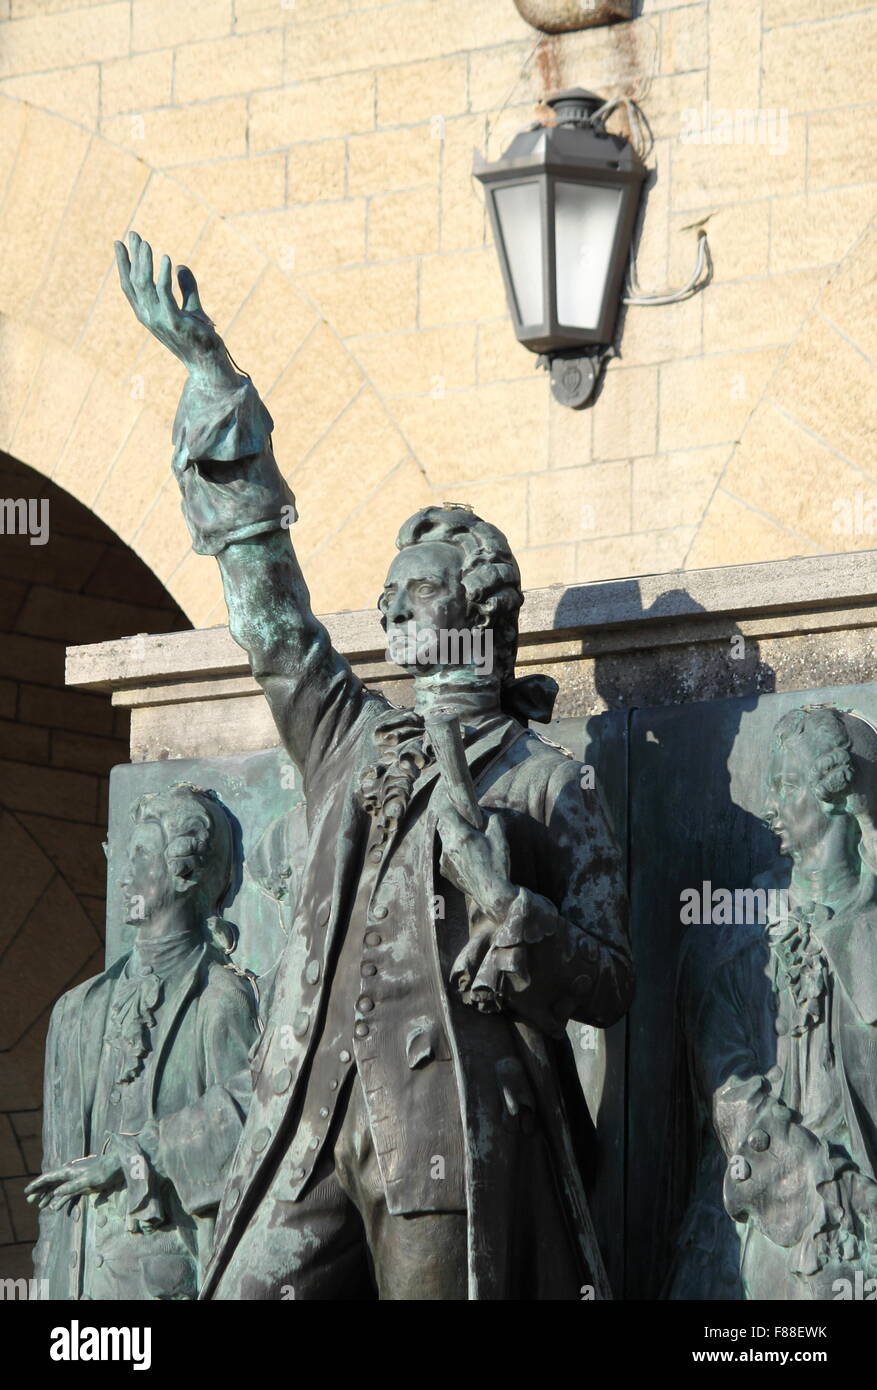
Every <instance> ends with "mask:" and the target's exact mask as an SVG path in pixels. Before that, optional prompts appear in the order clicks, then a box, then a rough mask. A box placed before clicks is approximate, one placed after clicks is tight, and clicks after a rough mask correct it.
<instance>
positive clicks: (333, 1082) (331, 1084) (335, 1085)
mask: <svg viewBox="0 0 877 1390" xmlns="http://www.w3.org/2000/svg"><path fill="white" fill-rule="evenodd" d="M329 1090H330V1091H337V1090H338V1082H337V1081H336V1080H335V1078H334V1076H333V1077H332V1080H331V1081H330V1082H329Z"/></svg>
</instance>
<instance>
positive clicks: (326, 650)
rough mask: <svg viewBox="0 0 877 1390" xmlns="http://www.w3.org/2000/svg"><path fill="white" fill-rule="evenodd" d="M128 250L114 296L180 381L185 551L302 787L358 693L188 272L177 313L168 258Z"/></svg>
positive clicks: (256, 413) (267, 455)
mask: <svg viewBox="0 0 877 1390" xmlns="http://www.w3.org/2000/svg"><path fill="white" fill-rule="evenodd" d="M129 242H130V255H129V252H128V249H127V248H126V247H125V245H124V243H123V242H119V241H117V242H116V244H115V245H116V262H117V265H118V268H119V278H120V281H121V284H122V289H123V291H124V293H125V296H126V297H127V299H128V302H129V303H130V305H131V307H132V309H133V310H134V313H135V314H136V316H137V318H138V319H139V320H140V322H141V323H142V324H143V325H144V326H145V327H146V328H148V329H149V331H150V333H152V334H153V335H154V337H156V338H157V339H158V340H159V342H161V343H163V344H164V346H165V347H166V348H167V349H168V350H169V351H170V352H172V353H173V354H174V356H176V357H178V358H179V359H180V361H181V362H183V364H184V365H185V367H186V369H187V371H188V373H189V379H188V381H187V383H186V386H185V388H184V390H183V394H182V398H181V400H180V404H179V409H178V410H177V416H176V420H175V421H174V430H173V442H174V457H173V469H174V473H175V475H176V478H177V481H178V482H179V485H180V491H181V493H182V505H183V514H184V516H185V518H186V522H187V524H188V526H189V530H190V532H191V535H192V543H193V546H194V549H195V550H196V551H197V552H198V554H200V555H215V556H216V558H217V560H218V562H219V567H220V570H221V572H222V581H223V588H224V591H225V598H226V603H227V606H228V613H229V626H230V630H231V634H232V636H233V637H234V639H235V641H236V642H238V643H239V644H240V646H242V647H243V648H244V650H245V651H246V652H247V655H248V656H249V658H250V665H251V667H252V671H253V675H254V676H255V678H256V679H257V680H258V681H259V683H260V684H261V685H262V688H263V689H264V691H265V694H266V696H267V698H268V701H269V704H270V706H271V710H272V713H273V715H274V719H275V722H276V723H277V728H278V731H279V733H280V736H281V738H282V739H283V742H284V743H285V745H286V747H287V749H288V750H289V752H290V755H291V756H292V758H293V759H294V761H295V762H296V763H297V764H298V765H299V767H301V768H302V770H303V772H304V774H305V780H306V782H307V780H308V773H309V769H310V768H311V767H312V766H314V764H315V761H317V760H319V762H320V764H321V765H322V764H323V763H324V760H325V757H326V755H327V753H328V752H329V750H330V749H331V747H332V746H337V745H338V743H339V742H340V740H341V739H342V738H343V737H344V735H345V734H346V732H347V730H348V729H349V728H350V727H351V726H352V724H353V722H354V721H355V720H356V718H357V716H358V714H359V711H360V708H361V705H362V702H363V700H364V698H365V693H364V690H363V687H362V685H361V682H360V681H359V680H358V679H357V677H355V676H354V675H353V672H352V671H351V669H350V667H349V665H348V664H347V662H346V661H345V660H344V659H343V657H341V656H340V655H339V654H338V653H337V652H336V651H335V650H334V648H333V647H332V644H331V642H330V640H329V636H328V633H327V632H326V629H325V627H324V626H323V625H322V623H320V622H319V621H318V620H317V618H315V617H314V614H313V612H312V611H311V606H310V598H309V595H308V590H307V585H306V584H305V581H304V578H303V576H302V573H301V570H300V568H299V565H298V561H297V559H296V556H295V552H294V550H293V547H292V542H291V538H290V530H289V528H290V526H291V525H292V523H293V522H294V521H295V519H296V511H295V499H294V498H293V495H292V493H291V491H290V489H289V487H288V485H287V483H286V482H285V480H284V479H283V477H282V475H281V473H280V470H279V469H278V467H277V464H276V462H275V459H274V452H273V449H272V444H271V431H272V429H273V421H272V419H271V416H270V415H269V413H268V411H267V410H266V408H265V406H264V405H263V404H262V402H261V400H260V399H259V396H258V394H257V392H256V389H255V387H254V386H253V383H252V382H251V381H250V379H249V377H247V376H245V375H244V374H243V373H241V372H239V371H238V370H237V368H236V367H235V366H234V365H233V363H232V361H231V358H230V356H229V354H228V351H227V349H226V347H225V344H224V343H223V341H222V339H221V338H220V336H219V334H218V333H217V332H216V329H215V327H214V325H213V322H212V320H211V319H209V318H208V317H207V315H206V314H205V312H204V310H203V309H202V307H201V301H200V298H199V295H198V287H197V285H196V283H195V277H194V276H193V275H192V272H191V271H190V270H189V269H188V268H187V267H186V266H179V267H178V268H177V283H178V285H179V290H180V296H181V301H182V302H181V304H178V303H177V301H176V298H175V296H174V291H173V288H172V285H171V263H170V260H169V258H168V257H167V256H163V257H162V259H161V265H160V267H159V271H158V276H157V277H155V278H154V276H153V261H152V249H151V247H150V246H149V243H148V242H145V241H143V240H142V239H141V238H140V237H139V236H138V235H137V234H136V232H132V233H131V234H130V237H129Z"/></svg>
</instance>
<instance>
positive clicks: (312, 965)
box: [305, 960, 320, 985]
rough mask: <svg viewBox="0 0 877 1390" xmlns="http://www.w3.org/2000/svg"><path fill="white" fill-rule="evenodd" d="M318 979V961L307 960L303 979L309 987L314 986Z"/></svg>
mask: <svg viewBox="0 0 877 1390" xmlns="http://www.w3.org/2000/svg"><path fill="white" fill-rule="evenodd" d="M319 978H320V962H319V961H318V960H309V961H308V966H307V970H306V971H305V979H306V980H307V982H308V984H309V985H315V984H316V983H317V981H318V980H319Z"/></svg>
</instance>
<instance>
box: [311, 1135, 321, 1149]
mask: <svg viewBox="0 0 877 1390" xmlns="http://www.w3.org/2000/svg"><path fill="white" fill-rule="evenodd" d="M319 1147H320V1141H319V1139H318V1138H317V1136H316V1135H314V1137H313V1139H312V1140H311V1142H310V1144H309V1145H308V1148H311V1149H318V1148H319Z"/></svg>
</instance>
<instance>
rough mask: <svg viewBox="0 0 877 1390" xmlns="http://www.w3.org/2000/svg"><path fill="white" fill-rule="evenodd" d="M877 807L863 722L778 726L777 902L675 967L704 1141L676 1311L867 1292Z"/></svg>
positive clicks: (795, 720)
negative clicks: (687, 1306) (701, 1300)
mask: <svg viewBox="0 0 877 1390" xmlns="http://www.w3.org/2000/svg"><path fill="white" fill-rule="evenodd" d="M875 791H877V732H875V730H874V729H873V728H872V727H871V725H870V724H869V723H867V722H866V721H865V720H864V719H862V718H861V717H859V716H857V715H855V714H852V713H850V712H847V711H842V710H838V709H835V708H833V707H821V706H813V707H805V708H802V709H796V710H792V711H791V712H790V713H789V714H786V715H784V716H783V718H782V719H780V720H779V722H778V723H777V726H776V728H775V730H774V735H773V743H772V748H771V755H770V762H769V767H768V796H767V809H766V819H767V821H768V823H769V824H770V825H771V827H772V828H773V830H774V831H775V833H776V834H777V836H778V837H779V842H780V849H781V851H782V853H783V854H787V855H789V856H790V857H791V861H792V868H791V878H790V881H789V883H788V891H787V896H785V895H784V896H783V897H781V899H780V900H779V910H774V911H772V912H771V913H769V915H768V918H767V920H766V921H765V923H764V924H763V925H762V926H760V927H756V928H751V927H747V926H738V927H725V928H721V929H720V930H719V933H718V935H716V934H715V933H716V929H715V928H712V927H695V928H692V930H691V932H690V933H689V941H688V943H687V944H688V949H687V950H686V952H685V954H684V957H683V965H682V971H681V976H680V985H681V988H680V1010H681V1022H682V1027H683V1030H684V1031H685V1034H686V1042H687V1047H688V1052H689V1065H690V1068H691V1075H692V1077H693V1079H694V1083H695V1085H694V1089H695V1092H696V1093H698V1096H699V1105H700V1108H701V1115H702V1117H706V1116H707V1115H708V1116H709V1120H708V1121H707V1122H706V1123H707V1124H708V1126H709V1127H710V1128H711V1130H712V1133H711V1134H710V1135H709V1136H708V1137H707V1138H706V1140H705V1142H704V1144H703V1150H702V1159H701V1165H700V1172H699V1176H698V1179H697V1186H696V1190H695V1193H694V1197H693V1200H692V1203H691V1206H690V1207H689V1211H688V1213H687V1216H686V1220H685V1222H684V1225H683V1231H682V1238H681V1240H680V1243H679V1251H678V1253H677V1259H676V1262H675V1267H674V1270H673V1272H672V1277H671V1281H670V1288H669V1295H670V1297H676V1298H690V1297H698V1296H699V1297H720V1298H721V1297H726V1298H727V1297H732V1298H733V1297H739V1298H750V1299H765V1298H771V1299H845V1298H855V1297H859V1298H862V1297H865V1296H871V1295H873V1294H874V1293H877V1068H875V1065H874V1060H875V1056H877V874H875V870H877V856H875V843H877V841H875V831H874V819H873V815H874V809H875ZM695 934H700V935H699V937H698V936H697V935H695ZM726 1213H727V1215H726ZM731 1218H733V1222H732V1220H731ZM734 1223H736V1226H735V1225H734ZM735 1264H736V1269H734V1265H735ZM735 1276H736V1277H735ZM698 1288H699V1289H700V1292H699V1294H698V1292H697V1290H698ZM867 1289H870V1290H871V1294H870V1295H869V1294H868V1293H866V1292H865V1291H866V1290H867Z"/></svg>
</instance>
